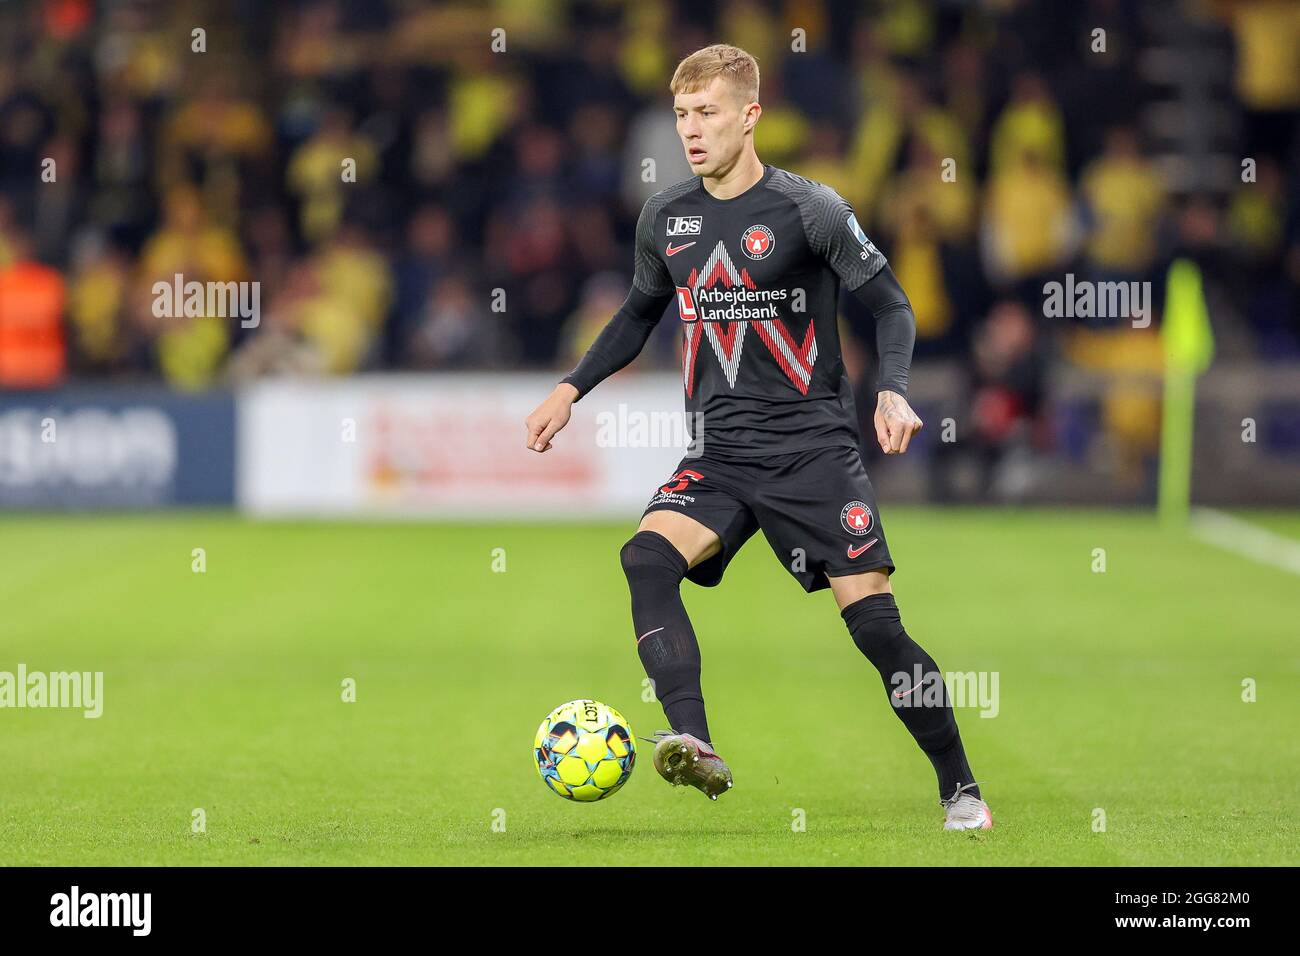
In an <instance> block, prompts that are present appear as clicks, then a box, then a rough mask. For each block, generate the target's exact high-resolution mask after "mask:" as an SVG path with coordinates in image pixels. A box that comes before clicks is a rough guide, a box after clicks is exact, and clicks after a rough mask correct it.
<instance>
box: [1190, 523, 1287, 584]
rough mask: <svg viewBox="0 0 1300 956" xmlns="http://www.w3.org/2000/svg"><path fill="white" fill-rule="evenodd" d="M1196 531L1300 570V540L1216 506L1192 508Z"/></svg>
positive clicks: (1245, 552)
mask: <svg viewBox="0 0 1300 956" xmlns="http://www.w3.org/2000/svg"><path fill="white" fill-rule="evenodd" d="M1192 534H1193V535H1195V536H1196V537H1197V538H1200V539H1201V540H1202V541H1204V542H1206V543H1207V544H1212V545H1214V546H1215V547H1218V548H1223V549H1224V550H1225V551H1232V552H1233V553H1235V554H1240V555H1242V556H1243V557H1246V558H1250V559H1251V560H1252V561H1258V562H1259V563H1260V564H1271V565H1272V566H1273V567H1275V568H1281V569H1282V570H1283V571H1290V572H1291V573H1292V574H1300V541H1294V540H1292V539H1291V538H1284V537H1283V536H1282V535H1280V534H1274V533H1273V532H1272V531H1269V530H1268V529H1267V528H1261V527H1260V526H1259V525H1257V524H1251V523H1250V522H1249V521H1243V520H1242V519H1240V518H1234V517H1233V516H1232V515H1230V514H1226V513H1224V512H1222V511H1215V510H1214V509H1212V508H1194V509H1192Z"/></svg>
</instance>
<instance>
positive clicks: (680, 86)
mask: <svg viewBox="0 0 1300 956" xmlns="http://www.w3.org/2000/svg"><path fill="white" fill-rule="evenodd" d="M715 76H720V77H722V78H723V79H724V80H726V81H727V82H728V83H730V84H731V86H732V88H733V89H734V90H735V91H736V92H737V93H739V94H740V97H741V102H742V103H757V102H758V61H757V60H755V59H754V58H753V57H752V56H750V55H749V54H748V53H746V52H745V51H744V50H742V49H740V47H736V46H731V45H730V44H727V43H715V44H713V46H706V47H705V48H704V49H702V50H696V51H695V52H694V53H692V54H691V55H690V56H688V57H687V58H686V59H684V60H682V62H680V63H678V64H677V69H676V70H674V71H673V78H672V82H670V83H669V84H668V89H669V90H671V91H672V92H673V95H676V94H678V93H698V92H699V91H700V90H702V89H704V88H705V87H706V86H708V85H709V82H710V81H711V80H712V79H713V78H714V77H715Z"/></svg>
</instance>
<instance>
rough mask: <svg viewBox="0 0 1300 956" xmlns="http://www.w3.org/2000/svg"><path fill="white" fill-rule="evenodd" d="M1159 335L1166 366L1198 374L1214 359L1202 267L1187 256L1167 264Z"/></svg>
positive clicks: (1212, 336)
mask: <svg viewBox="0 0 1300 956" xmlns="http://www.w3.org/2000/svg"><path fill="white" fill-rule="evenodd" d="M1160 338H1161V342H1162V344H1163V345H1164V350H1165V365H1166V367H1167V368H1170V369H1177V370H1179V371H1183V372H1192V373H1194V374H1197V373H1200V372H1203V371H1205V369H1206V368H1208V367H1209V364H1210V362H1211V361H1213V359H1214V332H1213V331H1212V330H1211V329H1210V314H1209V312H1208V310H1207V309H1206V308H1205V295H1204V294H1203V293H1202V291H1201V270H1200V269H1198V268H1197V267H1196V263H1194V262H1192V261H1191V260H1190V259H1177V260H1175V261H1174V264H1173V265H1172V266H1170V267H1169V278H1168V285H1167V286H1166V287H1165V320H1164V325H1163V326H1162V328H1161V336H1160Z"/></svg>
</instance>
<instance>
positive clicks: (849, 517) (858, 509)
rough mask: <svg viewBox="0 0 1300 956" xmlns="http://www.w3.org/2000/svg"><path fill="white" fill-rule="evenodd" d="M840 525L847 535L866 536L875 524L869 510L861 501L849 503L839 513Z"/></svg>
mask: <svg viewBox="0 0 1300 956" xmlns="http://www.w3.org/2000/svg"><path fill="white" fill-rule="evenodd" d="M840 524H842V525H844V530H845V531H847V532H848V533H849V534H866V533H867V532H868V531H870V530H871V526H872V525H873V524H875V519H873V518H872V517H871V509H870V508H868V507H867V506H866V503H865V502H862V501H850V502H849V503H848V504H847V505H845V506H844V510H843V511H841V512H840Z"/></svg>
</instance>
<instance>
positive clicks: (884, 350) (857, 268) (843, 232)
mask: <svg viewBox="0 0 1300 956" xmlns="http://www.w3.org/2000/svg"><path fill="white" fill-rule="evenodd" d="M823 188H825V187H823ZM813 224H814V228H813V229H812V230H811V233H812V237H813V238H814V244H815V245H816V246H818V247H820V249H819V251H820V252H821V253H822V255H824V256H825V257H826V261H827V262H828V263H829V264H830V266H831V268H832V269H834V270H835V273H836V275H838V276H839V277H840V282H841V283H842V284H843V285H844V288H846V289H848V290H849V292H850V294H851V295H853V297H854V298H856V299H857V300H858V301H859V302H861V303H862V304H863V305H865V306H866V307H867V308H868V309H870V310H871V315H872V317H873V318H874V319H875V321H876V352H877V353H878V354H879V356H880V375H879V378H878V380H877V381H878V389H879V390H878V394H877V397H876V415H875V425H876V441H877V442H879V444H880V450H881V451H883V452H884V453H885V454H886V455H901V454H903V452H905V451H907V446H908V444H909V443H910V442H911V440H912V436H913V435H915V434H916V433H917V432H919V431H920V430H921V425H922V422H921V419H920V418H919V417H917V414H916V412H914V411H912V406H911V405H909V404H908V402H907V379H908V372H909V370H910V369H911V367H912V347H913V346H914V345H915V344H916V314H915V313H914V312H913V311H912V303H911V302H909V301H908V299H907V293H905V292H904V291H903V287H902V286H900V285H899V284H898V279H897V277H895V275H894V270H893V269H891V268H889V262H888V261H887V260H886V259H885V256H884V253H882V252H881V251H880V250H879V249H877V248H876V246H875V243H873V242H872V241H871V240H870V239H868V238H867V235H866V233H865V232H863V231H862V227H861V226H860V225H858V220H857V217H856V216H855V215H854V214H853V207H852V206H850V205H849V204H848V203H847V202H846V201H845V200H844V199H843V198H841V197H840V195H839V194H838V193H836V192H835V191H834V190H832V189H829V188H825V193H824V194H822V196H820V197H819V202H818V203H817V208H816V209H815V210H814V215H813Z"/></svg>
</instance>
